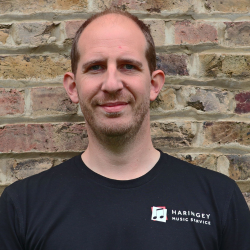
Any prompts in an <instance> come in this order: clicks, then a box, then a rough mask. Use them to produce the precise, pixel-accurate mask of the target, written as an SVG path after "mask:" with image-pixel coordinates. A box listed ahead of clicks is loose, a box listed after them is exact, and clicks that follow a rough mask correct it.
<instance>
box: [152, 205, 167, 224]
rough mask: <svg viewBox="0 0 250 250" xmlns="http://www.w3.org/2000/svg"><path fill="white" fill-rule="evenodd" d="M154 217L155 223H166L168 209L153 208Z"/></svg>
mask: <svg viewBox="0 0 250 250" xmlns="http://www.w3.org/2000/svg"><path fill="white" fill-rule="evenodd" d="M151 209H152V217H151V220H153V221H161V222H166V220H167V219H168V218H167V209H166V207H152V208H151Z"/></svg>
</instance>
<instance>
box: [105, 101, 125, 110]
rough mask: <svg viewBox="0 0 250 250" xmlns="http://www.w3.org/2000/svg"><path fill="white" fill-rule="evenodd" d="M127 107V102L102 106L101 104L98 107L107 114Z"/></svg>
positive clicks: (108, 103) (109, 103)
mask: <svg viewBox="0 0 250 250" xmlns="http://www.w3.org/2000/svg"><path fill="white" fill-rule="evenodd" d="M127 105H128V102H120V101H119V102H107V103H104V104H101V105H100V107H101V108H103V109H104V110H105V111H106V112H108V113H116V112H120V111H122V110H123V109H124V108H125V107H126V106H127Z"/></svg>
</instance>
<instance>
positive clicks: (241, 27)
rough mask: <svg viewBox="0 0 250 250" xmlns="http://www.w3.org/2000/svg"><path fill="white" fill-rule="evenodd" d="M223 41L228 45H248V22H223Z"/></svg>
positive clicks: (249, 27) (249, 41)
mask: <svg viewBox="0 0 250 250" xmlns="http://www.w3.org/2000/svg"><path fill="white" fill-rule="evenodd" d="M225 25H226V30H225V39H226V43H227V44H229V45H240V46H242V45H246V46H249V44H250V36H249V34H250V22H225Z"/></svg>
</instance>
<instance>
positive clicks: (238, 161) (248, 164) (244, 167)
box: [227, 155, 250, 180]
mask: <svg viewBox="0 0 250 250" xmlns="http://www.w3.org/2000/svg"><path fill="white" fill-rule="evenodd" d="M227 158H228V160H229V162H230V165H229V171H228V172H229V177H231V178H232V179H234V180H247V179H248V178H250V156H249V155H245V156H244V155H243V156H239V155H227Z"/></svg>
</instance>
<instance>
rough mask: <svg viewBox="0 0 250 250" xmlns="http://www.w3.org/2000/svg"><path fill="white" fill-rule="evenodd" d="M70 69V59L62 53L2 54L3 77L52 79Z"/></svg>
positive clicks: (0, 58)
mask: <svg viewBox="0 0 250 250" xmlns="http://www.w3.org/2000/svg"><path fill="white" fill-rule="evenodd" d="M69 70H70V60H69V58H66V57H64V56H60V55H52V56H48V55H44V56H43V55H16V56H0V78H2V79H41V80H45V79H51V78H56V77H57V76H63V75H64V73H65V72H67V71H69Z"/></svg>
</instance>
